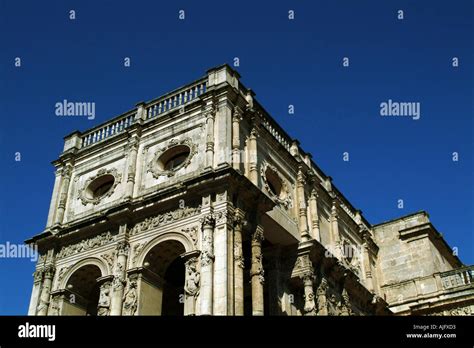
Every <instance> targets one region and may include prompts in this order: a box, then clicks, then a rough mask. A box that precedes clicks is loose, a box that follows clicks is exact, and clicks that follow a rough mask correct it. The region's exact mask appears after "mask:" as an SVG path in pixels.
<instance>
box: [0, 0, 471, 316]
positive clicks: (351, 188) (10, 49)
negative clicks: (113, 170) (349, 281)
mask: <svg viewBox="0 0 474 348" xmlns="http://www.w3.org/2000/svg"><path fill="white" fill-rule="evenodd" d="M268 3H270V2H268ZM71 9H73V10H75V11H76V19H75V20H70V19H69V10H71ZM180 9H184V10H185V15H186V19H185V20H184V21H180V20H178V11H179V10H180ZM399 9H402V10H403V11H404V19H403V20H398V19H397V10H399ZM289 10H294V11H295V19H294V20H292V21H290V20H288V11H289ZM472 19H473V2H472V1H470V0H465V1H464V0H458V1H433V0H431V1H416V2H415V1H402V0H400V1H376V0H370V1H367V0H365V1H364V0H362V1H350V0H347V1H342V0H335V1H329V0H327V1H302V0H300V1H289V0H288V1H272V2H271V6H268V5H265V4H263V2H257V1H238V2H224V1H199V2H198V1H182V0H180V1H173V2H171V1H170V2H158V1H143V0H138V1H116V0H115V1H108V0H107V1H105V0H103V1H91V0H84V1H41V2H39V1H23V0H18V1H13V0H12V1H6V0H0V28H1V30H0V40H1V41H0V42H1V49H0V69H1V70H0V77H1V78H0V83H1V84H0V93H1V94H0V115H1V122H2V126H1V128H0V145H1V154H0V156H1V163H2V170H1V171H0V179H1V180H0V190H1V192H0V193H1V197H2V198H1V199H0V214H1V216H0V217H1V218H0V243H5V242H6V241H10V242H11V243H21V242H23V241H24V240H25V239H27V238H29V237H31V236H33V235H35V234H38V233H39V232H41V231H42V229H43V228H44V226H45V222H46V217H47V213H48V208H49V200H50V196H51V191H52V187H53V179H54V175H53V167H52V165H51V164H50V162H51V161H52V160H54V159H56V158H57V156H58V155H59V154H60V152H61V150H62V146H63V141H62V138H63V137H64V136H65V135H67V134H69V133H71V132H72V131H73V130H76V129H79V130H86V129H88V128H90V127H92V126H94V125H96V124H99V123H101V122H103V121H106V120H107V119H109V118H111V117H113V116H115V115H117V114H119V113H122V112H124V111H126V110H129V109H131V108H132V107H133V106H134V105H135V103H136V102H138V101H141V100H149V99H152V98H154V97H157V96H159V95H161V94H163V93H165V92H167V91H169V90H172V89H174V88H176V87H179V86H181V85H183V84H186V83H188V82H191V81H192V80H194V79H197V78H199V77H201V76H203V75H204V74H205V71H206V70H207V69H208V68H210V67H213V66H216V65H220V64H222V63H229V64H232V63H233V59H234V57H238V58H239V60H240V67H238V68H237V70H238V71H239V72H240V74H241V75H242V81H243V83H244V84H245V85H246V86H247V87H250V88H252V89H253V90H254V91H255V92H256V98H257V99H258V100H259V101H260V103H261V104H263V105H264V107H265V108H266V109H267V111H269V112H270V114H271V115H273V117H274V118H275V119H276V120H277V121H278V122H279V123H280V124H281V125H282V127H283V128H284V129H286V130H287V132H288V133H289V134H290V135H291V136H292V137H294V138H297V139H299V140H300V142H301V146H302V147H303V148H304V149H305V150H306V151H308V152H311V153H312V154H313V158H314V160H315V161H316V163H318V165H319V166H320V167H321V168H322V169H323V171H324V172H325V173H326V174H328V175H330V176H332V177H333V180H334V183H335V185H336V186H337V187H338V188H339V189H340V190H341V191H342V192H343V193H344V195H345V196H346V197H347V198H348V199H349V200H350V201H351V203H352V204H353V205H354V206H355V207H356V208H359V209H361V210H362V211H363V212H364V215H365V217H366V218H367V219H368V220H369V221H370V222H371V223H378V222H381V221H385V220H389V219H392V218H395V217H397V216H400V215H405V214H409V213H411V212H415V211H418V210H426V211H427V212H428V213H429V214H430V218H431V221H432V222H433V223H434V225H435V226H436V227H437V229H438V230H439V231H440V232H441V233H443V235H444V237H445V238H446V240H447V241H448V243H449V244H450V245H451V246H453V247H454V246H456V247H458V248H459V256H460V258H461V260H462V261H463V262H465V263H466V264H474V252H473V231H474V220H473V198H474V190H473V148H474V146H473V86H474V84H473V78H474V76H473V75H474V74H473V42H474V40H473V32H474V31H473V24H472V23H473V20H472ZM15 57H20V58H21V63H22V65H21V67H19V68H18V67H15V66H14V62H15V61H14V60H15ZM125 57H130V59H131V66H130V67H129V68H126V67H124V66H123V60H124V58H125ZM343 57H348V58H349V62H350V65H349V67H343V66H342V59H343ZM453 57H458V58H459V67H457V68H454V67H453V66H452V65H451V63H452V58H453ZM63 99H67V100H70V101H90V102H95V103H96V119H95V120H88V119H87V118H86V117H76V118H73V117H57V116H55V113H54V110H55V109H54V105H55V103H57V102H60V101H62V100H63ZM388 99H392V100H394V101H401V102H419V103H420V105H421V118H420V119H419V120H416V121H415V120H412V119H410V118H403V117H392V118H384V117H381V116H380V114H379V112H380V108H379V106H380V103H381V102H384V101H387V100H388ZM289 104H293V105H294V106H295V114H294V115H288V105H289ZM15 152H20V153H21V161H20V162H16V161H15ZM343 152H348V153H349V156H350V157H349V158H350V160H349V161H348V162H345V161H343V158H342V154H343ZM453 152H458V153H459V161H458V162H453V161H452V153H453ZM398 199H403V200H404V208H403V209H398V207H397V200H398ZM33 270H34V264H33V263H32V262H30V261H29V260H27V259H0V277H1V278H0V279H2V284H1V285H0V314H26V313H27V308H28V303H29V296H30V292H31V286H32V277H31V274H32V272H33Z"/></svg>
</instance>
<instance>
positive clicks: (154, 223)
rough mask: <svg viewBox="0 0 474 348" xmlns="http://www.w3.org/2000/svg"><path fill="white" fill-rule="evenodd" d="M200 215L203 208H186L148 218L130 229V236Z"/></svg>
mask: <svg viewBox="0 0 474 348" xmlns="http://www.w3.org/2000/svg"><path fill="white" fill-rule="evenodd" d="M200 213H201V206H197V207H196V208H192V207H185V208H182V209H177V210H174V211H171V212H167V213H164V214H158V215H156V216H153V217H149V218H146V219H145V220H143V221H142V222H139V223H137V224H135V225H134V226H133V227H132V228H131V229H130V231H129V234H130V235H131V236H133V235H135V234H138V233H141V232H144V231H148V230H151V229H153V228H156V227H158V226H162V225H165V224H168V223H171V222H174V221H177V220H180V219H183V218H186V217H189V216H193V215H198V214H200Z"/></svg>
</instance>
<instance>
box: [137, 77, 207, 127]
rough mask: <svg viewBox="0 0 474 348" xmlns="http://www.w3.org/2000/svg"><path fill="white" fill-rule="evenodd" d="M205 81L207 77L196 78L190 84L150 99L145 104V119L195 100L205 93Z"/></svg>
mask: <svg viewBox="0 0 474 348" xmlns="http://www.w3.org/2000/svg"><path fill="white" fill-rule="evenodd" d="M206 81H207V78H204V79H201V80H198V81H196V82H194V83H193V84H191V85H188V86H186V87H183V88H181V89H179V90H177V91H175V92H171V93H169V94H167V95H165V96H163V97H161V98H159V99H157V100H155V101H152V102H151V103H149V104H148V105H147V106H146V119H147V120H148V119H151V118H154V117H157V116H158V115H161V114H163V113H165V112H167V111H170V110H173V109H176V108H178V107H181V106H184V105H185V104H186V103H189V102H191V101H194V100H196V99H197V98H198V97H199V96H200V95H202V94H204V93H206Z"/></svg>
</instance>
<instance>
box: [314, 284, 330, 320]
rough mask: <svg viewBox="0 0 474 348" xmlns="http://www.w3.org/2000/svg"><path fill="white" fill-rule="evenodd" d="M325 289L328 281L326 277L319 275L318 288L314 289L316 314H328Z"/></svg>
mask: <svg viewBox="0 0 474 348" xmlns="http://www.w3.org/2000/svg"><path fill="white" fill-rule="evenodd" d="M327 289H328V282H327V280H326V278H325V277H324V276H323V277H321V282H320V283H319V286H318V289H317V290H316V295H317V299H318V307H317V314H318V315H328V303H327V297H326V296H327Z"/></svg>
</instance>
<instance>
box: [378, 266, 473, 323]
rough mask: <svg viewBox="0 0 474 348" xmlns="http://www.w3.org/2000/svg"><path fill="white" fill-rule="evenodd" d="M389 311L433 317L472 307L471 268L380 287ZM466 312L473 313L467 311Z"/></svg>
mask: <svg viewBox="0 0 474 348" xmlns="http://www.w3.org/2000/svg"><path fill="white" fill-rule="evenodd" d="M382 291H383V293H384V294H385V299H386V301H387V302H388V303H389V304H390V309H391V310H392V311H393V312H394V313H398V314H433V313H437V312H440V311H445V309H446V308H448V309H449V308H450V307H462V305H461V304H462V303H465V304H467V307H466V308H471V307H474V266H465V267H461V268H457V269H454V270H450V271H446V272H438V273H435V274H432V275H429V276H425V277H419V278H415V279H411V280H408V281H405V282H402V283H398V284H393V285H388V286H384V287H382ZM469 313H472V314H474V312H471V309H469Z"/></svg>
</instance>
